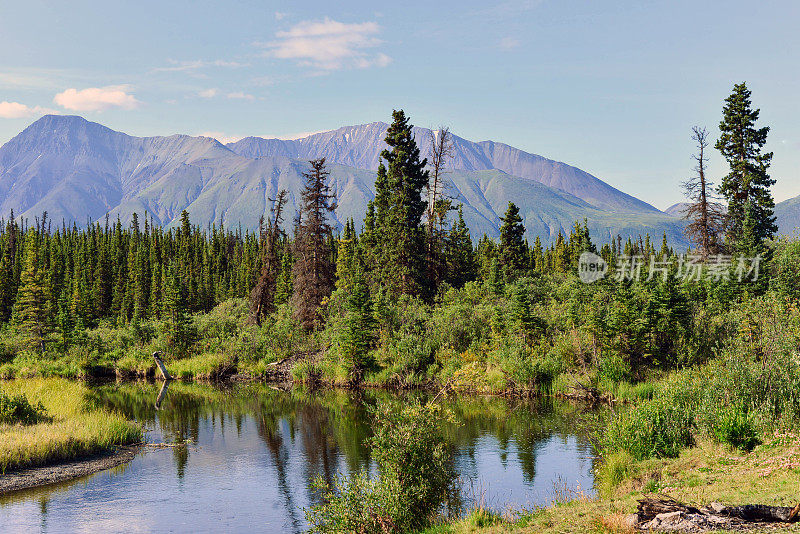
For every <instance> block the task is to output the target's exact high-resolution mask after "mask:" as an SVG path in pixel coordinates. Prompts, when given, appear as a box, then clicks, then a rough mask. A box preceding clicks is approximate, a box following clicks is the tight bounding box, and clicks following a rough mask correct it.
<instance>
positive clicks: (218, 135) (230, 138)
mask: <svg viewBox="0 0 800 534" xmlns="http://www.w3.org/2000/svg"><path fill="white" fill-rule="evenodd" d="M197 135H200V136H202V137H211V138H212V139H216V140H217V141H219V142H220V143H222V144H223V145H226V144H228V143H235V142H236V141H238V140H239V139H242V138H244V136H243V135H226V134H225V133H224V132H202V133H199V134H197Z"/></svg>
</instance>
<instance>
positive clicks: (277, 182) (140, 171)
mask: <svg viewBox="0 0 800 534" xmlns="http://www.w3.org/2000/svg"><path fill="white" fill-rule="evenodd" d="M387 128H388V125H387V124H385V123H382V122H374V123H370V124H363V125H358V126H347V127H343V128H339V129H337V130H332V131H329V132H322V133H318V134H314V135H310V136H307V137H304V138H302V139H296V140H281V139H264V138H260V137H247V138H245V139H242V140H240V141H237V142H235V143H229V144H228V145H223V144H221V143H220V142H218V141H217V140H216V139H212V138H209V137H192V136H187V135H172V136H167V137H134V136H130V135H127V134H124V133H121V132H117V131H114V130H112V129H110V128H107V127H105V126H103V125H100V124H97V123H94V122H90V121H87V120H85V119H83V118H81V117H77V116H64V115H47V116H44V117H42V118H41V119H39V120H37V121H36V122H34V123H33V124H31V125H30V126H28V127H27V128H26V129H25V130H23V131H22V132H21V133H20V134H18V135H17V136H16V137H14V138H13V139H11V140H10V141H9V142H8V143H6V144H5V145H3V146H2V147H0V213H2V214H4V215H7V214H9V213H10V211H11V210H12V209H13V210H14V212H15V214H17V215H22V216H23V217H28V218H31V219H32V218H33V217H35V216H39V215H41V214H42V213H43V212H44V211H47V212H48V214H49V217H50V219H51V220H54V221H56V222H58V223H60V222H61V221H62V220H64V221H66V222H68V223H71V222H77V223H79V224H83V223H85V222H86V221H87V220H101V219H103V218H104V217H105V216H106V215H109V216H110V217H111V218H113V219H115V218H116V217H120V218H121V219H122V220H124V221H127V220H129V219H130V217H131V215H132V213H134V212H138V213H139V214H140V215H142V214H144V213H145V212H147V213H148V215H149V216H150V217H152V220H153V222H154V223H156V224H161V225H166V226H169V225H171V224H174V222H175V221H176V219H177V218H178V217H179V216H180V213H181V211H183V210H184V209H185V210H187V211H188V212H189V214H190V216H191V219H192V221H193V222H195V223H197V224H200V225H203V226H205V225H208V224H211V223H219V222H222V223H224V224H225V225H226V226H228V227H231V226H237V225H241V226H242V227H244V228H249V229H254V228H256V227H257V226H258V221H259V219H260V218H261V217H262V216H268V214H269V211H270V208H271V206H272V201H271V200H270V199H272V198H275V195H276V193H277V191H278V190H280V189H286V190H287V191H288V193H289V202H288V206H287V212H286V219H285V220H286V221H292V219H293V217H294V214H295V210H296V207H297V205H298V203H299V199H300V191H301V189H302V173H303V172H304V171H305V170H306V169H307V167H308V160H309V159H312V158H319V157H325V158H326V161H327V162H328V164H329V170H330V171H331V175H330V185H331V189H332V191H333V192H334V193H335V194H336V195H337V199H338V208H337V210H336V213H335V219H336V224H337V225H338V226H341V225H342V223H343V222H344V221H345V220H346V219H347V218H349V217H352V218H354V219H355V221H356V224H357V225H359V224H360V223H361V222H362V220H363V216H364V212H365V211H366V206H367V203H368V202H369V201H370V200H371V199H372V198H373V196H374V181H375V170H376V169H377V167H378V163H379V160H380V153H381V151H382V150H383V149H384V148H386V145H385V143H384V141H383V139H384V137H385V135H386V129H387ZM431 135H432V132H431V131H430V130H427V129H424V128H415V129H414V136H415V139H416V140H417V143H418V144H419V146H420V149H421V153H422V155H423V156H424V155H426V154H427V153H428V152H429V150H430V145H431ZM453 142H454V152H453V158H452V160H451V161H450V162H449V163H448V172H447V174H446V181H447V182H448V194H449V195H450V196H451V197H452V198H453V199H454V201H455V203H456V204H461V205H462V207H463V211H464V219H465V221H466V223H467V225H468V226H469V227H470V230H471V231H472V234H473V237H475V238H476V239H477V238H478V237H480V236H481V235H483V234H484V233H486V234H487V235H489V236H491V237H496V236H497V235H498V229H499V226H500V224H501V221H500V217H501V216H502V215H503V213H504V212H505V210H506V208H507V206H508V202H509V201H513V202H514V203H515V204H517V205H518V206H519V208H520V213H521V215H522V217H523V221H524V224H525V226H526V228H527V235H526V237H527V238H528V239H530V240H533V239H534V237H535V236H539V237H540V238H541V239H542V240H543V241H544V242H545V243H547V242H550V241H552V240H553V239H554V238H555V236H556V235H557V234H558V232H559V231H564V232H568V231H569V229H570V228H571V227H572V226H573V224H574V223H575V221H576V220H582V219H584V218H586V219H587V221H588V223H589V227H590V231H591V233H592V235H593V237H594V238H595V239H598V240H600V241H607V240H608V239H609V238H611V237H612V236H615V235H617V234H620V235H623V236H628V235H638V234H645V233H649V234H650V235H651V236H653V237H654V238H659V237H660V236H661V235H662V233H666V234H667V237H668V240H669V241H670V242H672V243H673V244H676V245H685V238H684V236H683V234H682V227H683V223H682V221H681V219H680V217H679V216H676V215H674V214H670V213H665V212H661V211H659V210H658V209H656V208H655V207H653V206H651V205H650V204H647V203H646V202H643V201H641V200H639V199H637V198H635V197H633V196H630V195H628V194H626V193H623V192H622V191H619V190H617V189H615V188H613V187H611V186H610V185H608V184H607V183H605V182H603V181H602V180H600V179H598V178H596V177H595V176H592V175H591V174H589V173H587V172H585V171H583V170H581V169H578V168H576V167H573V166H571V165H567V164H565V163H562V162H558V161H554V160H550V159H547V158H544V157H542V156H538V155H535V154H531V153H528V152H524V151H522V150H519V149H516V148H514V147H511V146H509V145H506V144H503V143H497V142H494V141H481V142H473V141H468V140H466V139H463V138H461V137H458V136H453ZM776 211H777V210H776ZM796 211H797V212H798V213H800V202H799V203H798V206H797V209H796ZM790 218H791V217H786V218H785V219H786V220H789V219H790ZM287 226H290V225H287Z"/></svg>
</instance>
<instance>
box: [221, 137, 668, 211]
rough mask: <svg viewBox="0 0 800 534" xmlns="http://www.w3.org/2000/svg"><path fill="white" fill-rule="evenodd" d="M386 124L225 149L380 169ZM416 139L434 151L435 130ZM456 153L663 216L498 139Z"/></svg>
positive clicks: (482, 165)
mask: <svg viewBox="0 0 800 534" xmlns="http://www.w3.org/2000/svg"><path fill="white" fill-rule="evenodd" d="M388 127H389V125H388V124H386V123H383V122H373V123H370V124H362V125H359V126H345V127H343V128H339V129H337V130H332V131H329V132H322V133H317V134H314V135H310V136H308V137H304V138H302V139H295V140H281V139H263V138H260V137H246V138H244V139H242V140H240V141H237V142H235V143H229V144H228V145H227V146H228V147H229V148H230V149H231V150H233V151H234V152H236V153H237V154H241V155H243V156H246V157H249V158H265V157H273V156H287V157H292V158H300V159H312V158H321V157H324V158H326V159H327V160H328V161H331V162H335V163H341V164H342V165H348V166H350V167H356V168H359V169H369V170H376V169H377V168H378V163H379V160H380V153H381V151H382V150H383V149H384V148H386V143H385V142H384V138H385V137H386V129H387V128H388ZM414 138H415V139H416V141H417V144H418V145H419V147H420V151H421V153H422V155H423V156H425V155H427V154H429V153H430V148H431V142H430V139H431V130H429V129H427V128H418V127H417V128H414ZM453 144H454V154H453V159H452V161H451V162H450V163H449V164H448V167H449V168H451V169H455V170H462V171H479V170H490V169H498V170H501V171H503V172H505V173H506V174H510V175H512V176H519V177H521V178H526V179H529V180H535V181H537V182H539V183H542V184H544V185H548V186H550V187H554V188H556V189H560V190H562V191H565V192H567V193H570V194H572V195H573V196H576V197H578V198H580V199H582V200H585V201H586V202H588V203H589V204H591V205H592V206H595V207H598V208H602V209H605V210H611V211H623V212H637V213H651V214H656V213H660V212H659V210H657V209H656V208H654V207H653V206H651V205H650V204H647V203H646V202H642V201H641V200H639V199H637V198H635V197H632V196H630V195H628V194H626V193H623V192H621V191H619V190H617V189H615V188H613V187H611V186H610V185H608V184H607V183H605V182H603V181H602V180H599V179H598V178H596V177H594V176H592V175H591V174H589V173H587V172H585V171H582V170H581V169H578V168H577V167H573V166H571V165H567V164H565V163H561V162H559V161H553V160H550V159H547V158H544V157H542V156H537V155H536V154H530V153H528V152H524V151H522V150H519V149H517V148H514V147H511V146H509V145H506V144H503V143H496V142H494V141H481V142H478V143H475V142H472V141H468V140H466V139H463V138H461V137H459V136H457V135H453Z"/></svg>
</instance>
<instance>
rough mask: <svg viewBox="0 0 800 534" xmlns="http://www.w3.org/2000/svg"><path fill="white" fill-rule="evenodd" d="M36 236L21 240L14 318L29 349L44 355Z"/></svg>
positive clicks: (43, 293) (43, 298)
mask: <svg viewBox="0 0 800 534" xmlns="http://www.w3.org/2000/svg"><path fill="white" fill-rule="evenodd" d="M40 246H41V243H40V236H39V233H38V232H36V231H31V232H29V233H28V236H27V237H26V239H25V265H24V268H23V270H22V273H21V274H20V287H19V291H18V294H17V302H16V315H17V318H18V321H19V325H20V327H21V329H22V330H23V331H24V332H25V333H26V334H27V342H28V345H29V346H30V347H31V348H34V349H38V350H40V351H41V352H44V343H45V338H46V336H47V333H48V330H49V328H48V324H47V307H48V295H47V287H46V285H45V277H44V271H43V269H42V266H41V265H40V261H41V258H40Z"/></svg>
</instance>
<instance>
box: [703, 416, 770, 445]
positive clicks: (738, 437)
mask: <svg viewBox="0 0 800 534" xmlns="http://www.w3.org/2000/svg"><path fill="white" fill-rule="evenodd" d="M712 434H713V436H714V438H716V440H717V441H719V442H720V443H726V444H728V445H730V446H731V447H733V448H736V449H739V450H741V451H744V452H749V451H751V450H753V447H755V446H756V445H758V444H759V443H761V440H759V439H758V432H757V431H756V428H755V425H754V424H753V420H752V418H751V417H749V416H747V415H746V414H744V413H742V412H741V411H739V410H735V409H731V410H727V411H725V412H722V413H720V414H719V415H718V417H717V418H716V420H715V421H714V424H713V426H712Z"/></svg>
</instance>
